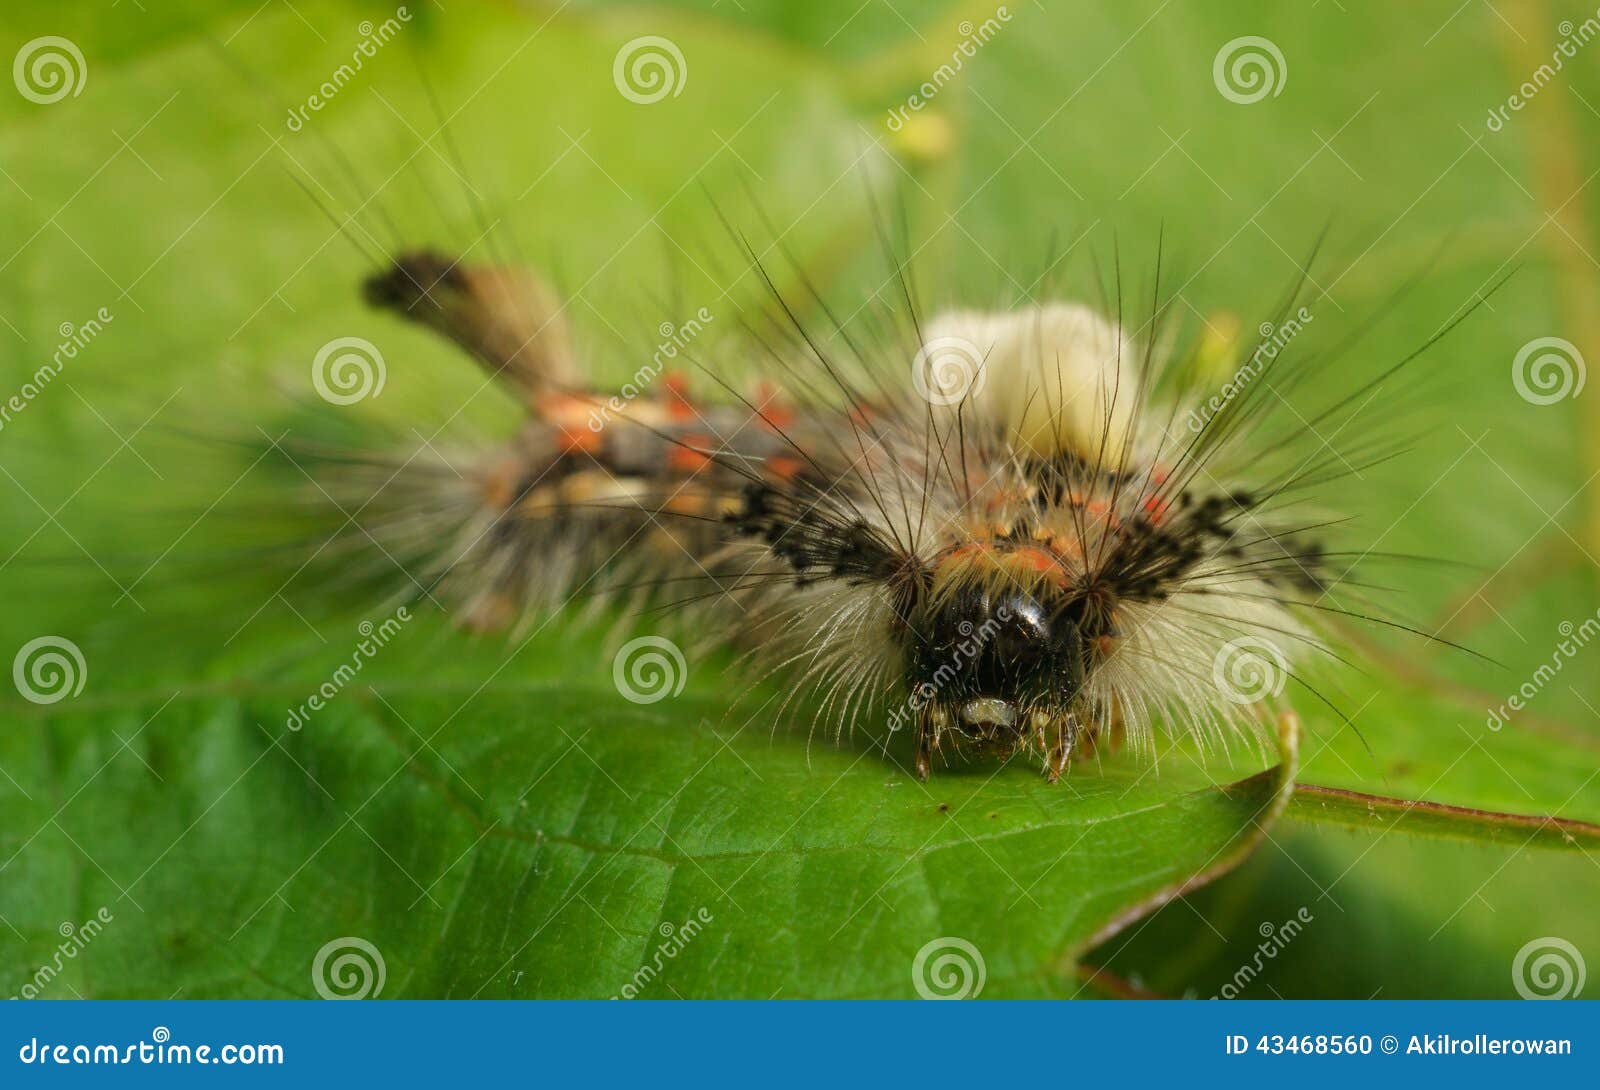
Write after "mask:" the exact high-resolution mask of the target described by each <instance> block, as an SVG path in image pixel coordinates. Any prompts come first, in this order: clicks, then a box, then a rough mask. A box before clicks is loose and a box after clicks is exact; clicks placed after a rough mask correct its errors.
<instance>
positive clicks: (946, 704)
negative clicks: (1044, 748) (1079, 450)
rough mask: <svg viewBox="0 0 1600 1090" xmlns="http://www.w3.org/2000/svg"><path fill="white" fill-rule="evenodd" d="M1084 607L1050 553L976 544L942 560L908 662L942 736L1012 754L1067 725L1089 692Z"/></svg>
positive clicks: (914, 625) (914, 628)
mask: <svg viewBox="0 0 1600 1090" xmlns="http://www.w3.org/2000/svg"><path fill="white" fill-rule="evenodd" d="M1083 610H1084V598H1083V596H1082V594H1080V593H1077V592H1076V591H1075V590H1074V589H1073V588H1072V586H1071V585H1070V583H1069V581H1068V579H1067V577H1066V574H1065V571H1064V569H1063V568H1062V566H1061V564H1060V562H1059V561H1058V559H1057V558H1056V557H1054V556H1052V555H1051V554H1050V553H1048V552H1047V551H1046V550H1044V549H1041V548H1037V547H1033V546H1021V547H1008V546H1006V545H1004V544H997V545H981V546H980V545H968V546H964V547H961V548H959V549H955V550H951V551H950V552H949V553H948V554H946V555H945V556H944V557H942V558H941V559H940V560H939V561H938V563H936V565H935V567H934V570H933V575H932V579H931V582H930V588H929V593H928V595H927V597H926V600H925V601H924V603H923V604H922V605H921V606H920V607H919V610H918V614H919V615H918V616H916V617H914V618H913V619H912V621H911V624H910V625H909V626H908V628H909V631H910V641H911V642H910V646H908V648H907V653H906V656H905V667H906V677H905V681H906V685H907V688H908V690H909V691H910V692H911V693H913V694H914V695H915V696H917V697H918V699H919V701H920V703H921V704H922V707H923V709H924V712H925V714H926V715H927V717H928V719H929V722H930V723H931V725H932V727H933V729H934V733H935V734H936V735H947V734H948V735H951V736H952V738H953V740H954V741H957V742H977V743H982V744H987V745H992V746H995V747H997V748H1001V749H1010V748H1012V747H1014V746H1015V745H1016V744H1018V743H1027V742H1030V741H1037V740H1039V739H1041V738H1042V736H1043V735H1044V734H1045V732H1046V729H1047V728H1048V727H1050V726H1052V725H1057V726H1059V724H1060V723H1061V722H1062V721H1063V720H1064V718H1065V717H1066V716H1067V714H1068V711H1069V709H1070V708H1071V706H1072V704H1073V701H1074V699H1075V698H1076V697H1077V695H1078V690H1079V689H1080V688H1081V687H1082V685H1083V679H1084V668H1085V650H1084V649H1085V641H1084V633H1083V620H1084V615H1083ZM936 744H937V743H936Z"/></svg>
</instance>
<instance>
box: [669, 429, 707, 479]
mask: <svg viewBox="0 0 1600 1090" xmlns="http://www.w3.org/2000/svg"><path fill="white" fill-rule="evenodd" d="M680 442H681V443H682V444H683V445H682V446H674V447H673V448H672V449H671V450H669V451H668V452H667V465H668V466H670V467H671V468H673V469H675V470H678V471H679V472H682V473H693V472H695V471H696V470H698V469H701V468H703V467H704V466H705V465H706V464H708V463H709V462H710V461H711V455H710V454H707V453H706V452H705V451H704V450H701V449H697V448H702V447H709V446H711V436H709V435H685V436H684V437H683V438H682V439H681V440H680Z"/></svg>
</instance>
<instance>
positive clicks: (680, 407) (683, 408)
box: [661, 371, 699, 421]
mask: <svg viewBox="0 0 1600 1090" xmlns="http://www.w3.org/2000/svg"><path fill="white" fill-rule="evenodd" d="M661 382H662V384H663V385H664V386H665V387H666V402H667V418H668V419H670V420H680V421H682V420H693V419H694V418H695V417H696V416H698V415H699V414H698V413H697V412H696V411H695V407H694V402H692V401H690V400H689V380H688V379H687V378H685V377H684V375H683V373H682V372H680V371H670V372H668V373H667V374H665V375H663V376H661Z"/></svg>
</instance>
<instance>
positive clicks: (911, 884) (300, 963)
mask: <svg viewBox="0 0 1600 1090" xmlns="http://www.w3.org/2000/svg"><path fill="white" fill-rule="evenodd" d="M411 635H412V636H414V637H415V636H420V633H415V634H411ZM303 699H304V694H303V691H300V690H295V689H292V688H284V689H283V690H281V691H279V692H276V693H273V694H271V695H267V694H266V693H258V692H253V693H251V694H249V695H246V696H240V697H238V698H226V697H217V696H210V695H192V694H186V693H182V692H179V693H176V694H173V695H172V696H171V697H170V698H168V699H163V700H160V701H148V702H144V703H139V704H129V705H127V706H123V707H99V708H95V709H92V710H87V711H60V712H52V713H47V714H38V715H33V716H30V717H26V718H23V719H20V720H19V721H15V722H14V723H13V725H12V729H11V730H9V731H8V732H7V733H6V735H5V737H4V739H3V740H0V764H3V765H4V766H5V767H6V768H7V769H8V770H9V771H10V774H11V776H13V777H15V780H16V782H15V783H12V784H8V785H6V786H5V788H4V790H3V794H0V798H3V805H4V812H5V814H6V815H7V816H6V821H5V829H6V835H5V840H4V843H3V844H0V850H3V851H4V852H5V856H6V857H7V858H6V859H5V863H6V872H7V873H8V874H9V875H11V876H12V880H10V881H8V882H7V883H6V884H5V886H4V888H3V890H0V914H3V915H4V916H5V917H6V918H7V919H8V920H9V921H10V922H11V925H12V927H14V928H15V929H16V930H17V932H19V933H20V934H21V935H22V936H23V942H22V943H21V944H20V949H19V944H17V943H13V944H11V945H10V946H8V949H9V950H10V951H11V953H10V954H9V955H8V957H7V959H6V963H5V965H4V967H3V968H0V989H3V990H6V991H7V992H8V994H9V993H12V992H16V991H18V990H19V989H20V988H22V987H23V986H24V985H25V984H26V983H27V982H28V980H29V979H30V978H31V977H32V975H33V973H34V970H35V969H36V967H37V965H39V964H44V963H48V962H50V961H51V959H52V951H53V949H54V947H55V946H56V945H57V943H59V942H60V941H61V936H60V934H59V932H58V928H59V925H61V924H62V922H63V921H69V922H74V923H76V922H79V921H84V920H89V919H91V918H94V917H95V916H96V915H97V913H98V911H99V910H100V909H101V908H102V907H104V908H106V909H107V910H108V912H109V914H110V915H111V916H113V917H114V919H113V921H112V922H111V923H109V924H108V925H107V926H106V928H105V931H104V933H103V935H101V936H99V937H97V938H96V940H95V942H96V944H95V948H94V950H93V956H92V958H90V957H86V958H84V959H83V961H82V963H81V965H75V966H74V967H73V971H72V972H70V973H68V974H67V975H66V976H64V977H62V978H61V981H62V982H61V984H60V985H59V986H60V987H62V988H66V987H70V988H71V989H72V990H73V991H76V992H78V993H79V994H84V995H90V994H92V995H97V996H111V997H118V996H121V997H126V996H134V995H167V994H171V993H173V992H178V991H181V993H182V994H183V995H185V996H188V997H191V998H194V997H200V996H246V995H302V996H309V995H314V994H315V991H314V985H313V981H312V968H311V967H312V963H313V961H314V958H315V955H316V953H317V951H318V950H319V949H320V948H321V947H322V946H323V945H324V944H325V943H328V942H330V941H332V940H334V939H338V938H341V937H345V936H358V937H360V938H362V939H364V940H366V941H368V942H370V943H372V944H373V945H374V946H375V947H376V949H377V950H378V951H379V952H380V955H381V957H382V959H383V962H384V964H385V968H386V974H387V984H386V987H385V990H384V993H383V994H385V995H392V996H399V997H405V996H412V997H417V996H441V995H442V996H473V995H476V996H484V997H514V996H521V997H530V996H587V997H604V996H608V995H615V994H619V993H620V992H621V991H622V989H624V987H627V986H630V985H631V986H632V988H633V989H635V990H637V991H638V992H639V993H640V994H643V995H651V996H670V995H674V994H677V995H684V996H744V997H758V998H759V997H767V996H771V995H783V996H789V997H799V996H896V995H899V996H911V995H914V994H915V991H914V987H913V981H912V965H913V962H914V960H915V957H916V954H917V952H918V950H919V949H920V948H922V947H923V946H924V945H925V944H928V943H930V942H933V941H934V940H937V939H941V938H946V937H952V936H953V937H957V938H961V939H964V940H965V941H967V942H969V943H971V944H973V946H974V947H975V948H976V949H977V951H979V956H980V957H981V959H982V962H983V964H984V966H985V971H986V974H987V985H986V988H985V994H989V995H999V996H1003V995H1008V994H1018V993H1031V992H1033V991H1034V990H1036V989H1037V987H1038V984H1039V981H1040V980H1042V979H1045V978H1047V977H1048V976H1049V975H1050V974H1051V971H1052V970H1054V969H1055V968H1057V965H1058V963H1059V962H1062V961H1063V959H1070V956H1071V955H1072V953H1073V952H1074V951H1076V950H1078V949H1080V948H1082V947H1083V946H1085V945H1087V944H1088V943H1089V942H1091V941H1093V940H1095V939H1096V938H1097V937H1103V936H1104V935H1106V934H1109V933H1112V932H1114V931H1116V930H1117V929H1119V928H1120V927H1121V926H1123V925H1124V924H1125V923H1126V922H1127V921H1128V920H1130V919H1132V918H1135V917H1136V916H1137V915H1140V914H1142V912H1143V911H1145V910H1146V909H1148V908H1150V907H1154V906H1155V905H1156V904H1159V903H1162V902H1164V901H1166V900H1168V899H1170V898H1171V897H1172V896H1174V895H1176V894H1177V893H1178V892H1180V891H1183V890H1186V889H1189V888H1192V887H1194V886H1196V885H1198V884H1199V883H1200V882H1202V881H1204V880H1207V879H1209V878H1210V877H1212V876H1214V875H1215V874H1217V873H1220V872H1222V871H1224V870H1226V869H1228V868H1229V867H1231V866H1232V865H1233V864H1234V863H1236V862H1237V861H1238V860H1239V859H1240V858H1242V857H1243V856H1244V855H1245V854H1247V853H1248V851H1249V849H1250V848H1251V847H1252V846H1253V845H1254V844H1255V843H1256V841H1257V840H1258V839H1259V838H1260V836H1261V834H1262V832H1263V831H1264V830H1265V829H1266V828H1267V827H1268V826H1270V824H1271V822H1272V821H1273V819H1274V817H1275V816H1276V814H1277V813H1278V811H1279V810H1280V809H1281V807H1282V804H1283V803H1284V802H1285V801H1286V799H1287V793H1288V790H1289V787H1290V777H1292V773H1293V766H1292V763H1291V764H1289V765H1285V766H1284V767H1282V768H1280V769H1278V770H1277V771H1275V772H1274V773H1271V774H1261V775H1258V776H1254V777H1251V778H1248V779H1246V780H1243V781H1241V782H1239V783H1237V784H1234V785H1232V786H1226V787H1218V786H1214V785H1212V784H1209V783H1205V782H1204V781H1195V780H1193V779H1190V780H1183V779H1182V778H1180V777H1177V776H1174V777H1169V778H1160V779H1158V778H1156V777H1152V776H1149V775H1147V774H1146V770H1145V769H1143V768H1140V767H1137V766H1132V765H1128V764H1124V763H1121V762H1116V761H1113V762H1111V763H1109V764H1108V765H1107V767H1106V768H1105V770H1104V771H1103V773H1102V774H1099V775H1093V776H1085V777H1082V778H1079V779H1074V780H1073V781H1072V782H1070V783H1068V784H1065V785H1064V786H1061V787H1050V786H1048V785H1046V784H1045V783H1044V782H1043V781H1042V779H1040V778H1039V777H1038V776H1037V773H1036V770H1034V769H1023V768H1007V769H1005V770H1003V771H998V772H997V771H995V770H993V769H982V768H974V769H969V770H966V771H959V770H958V771H954V772H951V773H949V774H946V775H944V776H940V777H938V778H936V779H935V780H934V781H932V782H931V783H930V784H928V785H922V784H919V783H917V782H916V781H915V780H913V779H911V778H909V777H908V776H907V775H906V774H905V773H904V771H903V770H902V769H901V768H900V767H896V766H895V765H894V764H891V763H887V762H886V761H885V758H884V755H883V754H882V753H880V752H876V751H873V750H870V749H864V750H855V749H850V748H845V749H838V748H825V747H817V748H816V749H814V750H812V751H811V753H810V756H809V759H808V757H807V754H806V747H805V743H804V739H803V738H801V737H797V736H795V735H794V734H793V733H785V734H780V735H779V736H777V737H776V738H769V737H768V736H767V733H766V731H765V729H764V728H763V727H761V726H751V725H750V724H748V723H745V724H743V725H741V724H739V723H734V722H729V721H721V720H720V717H721V716H722V715H723V713H724V709H723V708H722V707H721V706H720V704H718V703H715V702H707V701H704V700H699V699H695V698H691V697H689V696H683V697H680V698H678V699H677V700H675V701H673V702H672V703H664V704H662V705H660V706H653V707H648V708H647V707H635V706H631V705H629V704H628V703H626V702H625V701H623V700H622V699H621V698H620V697H618V696H617V695H616V693H615V691H614V690H611V689H605V690H599V689H593V690H591V689H588V688H586V687H584V686H582V685H578V684H570V683H567V684H547V685H541V686H532V687H525V686H524V687H517V686H503V687H499V688H496V689H492V690H484V691H482V692H478V693H473V692H472V691H471V690H461V691H455V692H452V691H449V690H448V689H446V688H444V687H440V686H433V685H428V686H414V687H404V686H383V687H377V688H365V689H363V688H360V687H355V688H352V689H350V690H348V691H345V692H343V693H341V694H340V695H338V696H337V698H336V699H334V700H333V701H332V702H331V703H330V704H329V706H328V707H327V709H326V710H324V711H322V712H319V713H317V714H316V715H314V717H313V718H312V721H311V722H310V723H309V724H307V725H306V726H305V727H304V728H303V729H301V730H299V731H298V732H294V731H290V730H288V729H286V728H285V726H284V725H283V722H284V719H285V718H286V714H287V711H288V709H289V708H290V707H293V706H294V705H295V704H297V703H298V702H299V701H302V700H303ZM696 716H700V717H704V721H703V722H702V724H701V725H700V726H698V727H696V726H689V725H686V722H685V720H687V719H692V718H694V717H696ZM1291 752H1292V750H1291ZM896 756H903V754H898V753H896ZM674 933H676V935H678V936H679V938H677V939H676V940H674V939H673V935H674ZM678 945H681V951H680V950H679V949H678ZM663 951H666V952H665V953H663ZM61 994H66V993H65V992H63V993H61Z"/></svg>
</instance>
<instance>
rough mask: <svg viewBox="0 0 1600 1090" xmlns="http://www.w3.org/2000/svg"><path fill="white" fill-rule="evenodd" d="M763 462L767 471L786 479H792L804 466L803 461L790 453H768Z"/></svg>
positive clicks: (798, 474)
mask: <svg viewBox="0 0 1600 1090" xmlns="http://www.w3.org/2000/svg"><path fill="white" fill-rule="evenodd" d="M765 464H766V467H767V471H768V472H769V473H771V474H772V475H773V476H774V477H778V478H781V479H783V480H786V481H792V480H794V479H795V478H796V477H798V476H800V474H801V472H802V471H803V470H804V469H805V468H806V464H805V462H804V461H802V460H801V459H799V458H796V457H795V456H794V455H792V454H773V455H769V456H768V458H767V460H766V463H765Z"/></svg>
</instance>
